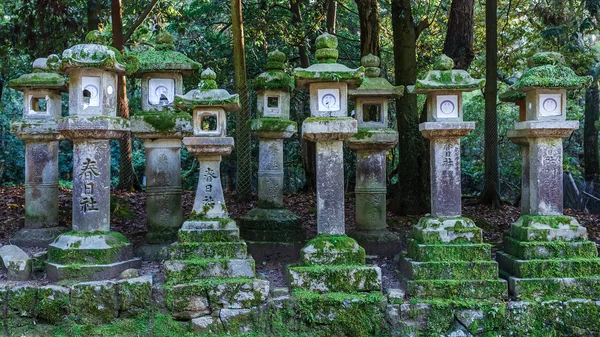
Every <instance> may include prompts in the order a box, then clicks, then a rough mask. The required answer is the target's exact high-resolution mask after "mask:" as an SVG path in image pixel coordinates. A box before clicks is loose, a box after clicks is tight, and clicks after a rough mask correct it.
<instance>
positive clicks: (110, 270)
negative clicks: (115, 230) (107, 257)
mask: <svg viewBox="0 0 600 337" xmlns="http://www.w3.org/2000/svg"><path fill="white" fill-rule="evenodd" d="M141 267H142V260H140V259H139V258H134V259H130V260H126V261H119V262H115V263H110V264H89V265H81V264H64V265H63V264H58V263H52V262H47V263H46V277H47V279H48V280H49V281H58V280H65V279H67V280H76V281H99V280H109V279H113V278H118V277H119V275H120V274H121V272H123V271H124V270H126V269H131V268H134V269H139V268H141Z"/></svg>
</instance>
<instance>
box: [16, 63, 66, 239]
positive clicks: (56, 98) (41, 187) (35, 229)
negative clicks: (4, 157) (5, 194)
mask: <svg viewBox="0 0 600 337" xmlns="http://www.w3.org/2000/svg"><path fill="white" fill-rule="evenodd" d="M8 85H9V87H11V88H13V89H16V90H19V91H22V92H23V119H22V120H19V121H15V122H13V123H12V133H13V134H15V135H16V136H17V137H19V139H22V140H24V141H25V226H24V227H23V228H21V229H20V230H19V231H17V233H16V234H15V235H14V236H13V237H12V239H11V243H12V244H15V245H18V246H47V245H48V244H49V243H51V242H52V241H54V239H55V238H56V237H57V236H58V235H59V234H61V233H62V232H64V231H66V230H67V228H65V227H62V226H59V225H58V141H59V140H60V139H62V136H61V135H60V133H59V132H58V131H57V130H56V126H57V125H56V120H57V119H59V118H60V117H61V109H62V101H61V92H64V91H66V90H67V88H66V84H65V79H64V78H63V77H62V76H61V75H59V74H58V73H57V72H56V69H55V68H49V67H48V66H47V65H46V59H45V58H39V59H37V60H35V61H34V62H33V72H32V73H31V74H25V75H22V76H21V77H19V78H17V79H13V80H11V81H9V83H8Z"/></svg>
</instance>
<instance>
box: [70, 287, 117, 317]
mask: <svg viewBox="0 0 600 337" xmlns="http://www.w3.org/2000/svg"><path fill="white" fill-rule="evenodd" d="M118 308H119V304H118V301H117V286H116V283H115V282H112V281H99V282H84V283H78V284H75V285H74V286H72V287H71V313H72V314H73V315H75V316H76V317H78V318H79V319H81V320H83V321H85V322H90V323H109V322H111V321H112V320H113V319H114V318H115V317H117V313H118Z"/></svg>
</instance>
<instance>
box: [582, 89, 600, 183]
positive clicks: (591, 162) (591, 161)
mask: <svg viewBox="0 0 600 337" xmlns="http://www.w3.org/2000/svg"><path fill="white" fill-rule="evenodd" d="M599 114H600V102H599V101H598V83H597V82H596V81H594V82H593V83H592V85H591V86H590V87H589V88H588V89H587V90H586V93H585V115H584V118H585V120H584V123H583V161H584V163H585V180H587V181H598V173H599V172H600V157H599V154H598V130H597V129H596V125H595V122H596V121H598V117H599Z"/></svg>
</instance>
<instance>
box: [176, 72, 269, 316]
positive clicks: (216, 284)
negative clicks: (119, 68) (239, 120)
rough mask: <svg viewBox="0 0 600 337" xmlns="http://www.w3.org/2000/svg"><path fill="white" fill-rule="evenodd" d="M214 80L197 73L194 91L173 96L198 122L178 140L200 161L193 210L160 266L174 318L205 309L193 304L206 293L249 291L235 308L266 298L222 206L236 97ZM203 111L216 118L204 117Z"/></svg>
mask: <svg viewBox="0 0 600 337" xmlns="http://www.w3.org/2000/svg"><path fill="white" fill-rule="evenodd" d="M215 79H216V74H215V73H214V72H213V71H212V70H210V69H206V70H204V71H203V72H202V74H201V77H200V83H199V84H198V89H195V90H192V91H190V92H188V93H187V94H185V95H177V96H175V104H176V105H177V106H178V107H179V108H181V109H183V110H186V111H189V112H191V113H192V114H193V118H194V124H196V125H200V126H201V127H200V128H195V129H194V135H193V136H191V137H185V138H184V139H183V143H184V144H185V146H186V148H187V149H188V151H189V152H190V154H192V155H194V156H196V157H197V158H198V162H199V163H200V165H199V166H200V167H199V169H200V173H199V177H198V189H197V190H196V199H195V202H194V208H193V210H192V214H191V215H190V217H189V218H188V219H187V220H186V221H185V222H184V223H183V226H182V228H181V229H180V230H179V233H178V242H176V243H174V244H173V245H172V246H171V248H170V259H169V260H168V261H166V262H165V264H164V267H165V283H166V284H167V285H177V286H176V287H169V288H168V289H167V294H166V296H167V297H168V298H173V299H176V300H174V301H171V303H169V310H171V312H172V313H173V315H174V316H175V317H181V316H184V317H187V318H195V317H198V316H200V315H205V314H207V313H210V310H209V311H206V309H207V308H208V305H200V306H199V305H197V303H207V291H208V293H211V292H213V293H212V294H213V295H214V296H217V297H219V296H223V297H226V296H227V298H228V300H227V301H231V300H232V299H235V300H236V301H237V300H238V297H237V296H238V295H236V293H237V292H238V291H241V289H244V290H248V291H249V295H248V296H247V297H246V296H245V295H244V297H243V298H244V300H243V301H240V302H243V303H242V304H239V305H240V306H236V308H239V309H249V308H250V307H251V306H253V305H256V302H257V301H258V302H260V301H261V298H262V299H263V300H264V299H266V297H267V295H268V293H269V282H268V281H266V280H258V279H252V278H253V277H254V276H255V273H254V260H253V259H252V257H251V256H250V255H249V254H248V252H247V247H246V243H245V242H244V241H242V240H241V239H240V234H239V229H238V227H237V226H236V224H235V221H233V220H232V219H231V218H229V214H228V212H227V207H226V206H225V199H224V198H223V188H222V186H221V173H220V163H221V157H222V156H227V155H229V154H230V153H231V151H232V150H233V138H232V137H226V136H225V127H226V124H225V113H226V112H228V111H235V110H238V109H239V108H240V106H239V96H238V95H237V94H235V95H231V94H229V93H228V92H227V91H226V90H223V89H218V88H217V83H216V81H215ZM207 114H211V116H214V117H215V118H216V120H213V121H207V120H205V117H206V116H207ZM206 123H208V124H206ZM219 124H220V125H221V127H222V129H218V130H217V131H216V133H218V135H215V132H214V131H215V130H214V128H215V127H216V125H219ZM211 128H212V129H213V130H211ZM207 129H208V130H207ZM211 131H212V132H211ZM244 294H246V292H244ZM213 295H211V296H213ZM215 301H220V300H218V299H217V300H215ZM219 303H220V302H219Z"/></svg>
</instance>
